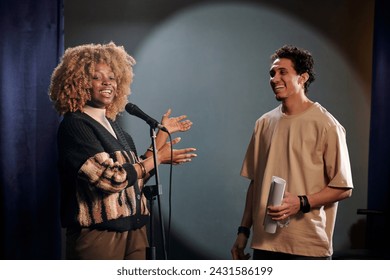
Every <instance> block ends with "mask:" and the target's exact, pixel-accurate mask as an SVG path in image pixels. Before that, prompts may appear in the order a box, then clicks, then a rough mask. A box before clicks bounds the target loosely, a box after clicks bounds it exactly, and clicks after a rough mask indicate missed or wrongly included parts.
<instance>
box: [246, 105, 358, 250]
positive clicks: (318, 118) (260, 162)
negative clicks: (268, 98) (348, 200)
mask: <svg viewBox="0 0 390 280" xmlns="http://www.w3.org/2000/svg"><path fill="white" fill-rule="evenodd" d="M241 175H242V176H244V177H247V178H249V179H251V180H253V182H254V189H253V213H252V214H253V216H252V217H253V237H252V248H254V249H261V250H268V251H277V252H283V253H289V254H296V255H304V256H317V257H320V256H330V255H332V254H333V245H332V238H333V231H334V225H335V221H336V212H337V205H338V204H337V203H332V204H330V205H326V206H322V207H320V208H312V209H311V211H310V212H309V213H306V214H303V213H301V212H299V213H298V214H297V215H295V216H293V217H291V220H290V224H289V226H288V227H284V228H279V227H278V229H277V230H276V233H275V234H270V233H267V232H265V231H264V227H263V221H264V215H265V213H266V205H267V199H268V193H269V189H270V186H271V179H272V176H274V175H275V176H279V177H281V178H283V179H285V180H286V181H287V184H286V191H288V192H291V193H292V194H295V195H304V194H306V195H308V194H312V193H316V192H318V191H320V190H321V189H322V188H324V187H325V186H331V187H345V188H353V184H352V174H351V167H350V161H349V155H348V148H347V144H346V136H345V130H344V128H343V127H342V126H341V124H340V123H339V122H338V121H337V120H336V119H335V118H334V117H333V116H332V115H331V114H330V113H329V112H328V111H327V110H326V109H325V108H323V107H322V106H321V105H320V104H318V103H314V104H313V105H312V106H311V107H310V108H308V109H307V110H306V111H304V112H303V113H301V114H297V115H285V114H283V113H282V110H281V106H279V107H277V108H275V109H274V110H272V111H270V112H268V113H266V114H264V115H263V116H262V117H261V118H260V119H258V120H257V122H256V125H255V128H254V131H253V135H252V138H251V141H250V143H249V146H248V149H247V152H246V156H245V159H244V162H243V165H242V170H241Z"/></svg>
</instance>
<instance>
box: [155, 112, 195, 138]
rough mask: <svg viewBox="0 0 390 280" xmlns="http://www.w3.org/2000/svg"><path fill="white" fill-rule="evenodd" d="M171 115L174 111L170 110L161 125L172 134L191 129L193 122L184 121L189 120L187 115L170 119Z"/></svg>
mask: <svg viewBox="0 0 390 280" xmlns="http://www.w3.org/2000/svg"><path fill="white" fill-rule="evenodd" d="M171 113H172V110H171V109H168V111H167V112H166V113H165V114H164V115H163V117H162V119H161V124H162V125H163V126H164V127H165V128H166V129H167V130H168V131H169V133H170V134H172V133H174V132H178V131H181V132H184V131H187V130H189V129H190V128H191V126H192V122H191V121H190V120H184V119H186V118H187V116H186V115H181V116H179V117H170V115H171Z"/></svg>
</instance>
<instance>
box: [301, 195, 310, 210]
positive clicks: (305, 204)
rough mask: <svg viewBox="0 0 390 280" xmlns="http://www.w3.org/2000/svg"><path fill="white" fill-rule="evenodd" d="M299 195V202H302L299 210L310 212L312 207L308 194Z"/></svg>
mask: <svg viewBox="0 0 390 280" xmlns="http://www.w3.org/2000/svg"><path fill="white" fill-rule="evenodd" d="M298 197H299V204H300V208H299V210H300V211H301V212H302V213H307V212H310V208H311V207H310V204H309V200H308V199H307V196H306V195H298Z"/></svg>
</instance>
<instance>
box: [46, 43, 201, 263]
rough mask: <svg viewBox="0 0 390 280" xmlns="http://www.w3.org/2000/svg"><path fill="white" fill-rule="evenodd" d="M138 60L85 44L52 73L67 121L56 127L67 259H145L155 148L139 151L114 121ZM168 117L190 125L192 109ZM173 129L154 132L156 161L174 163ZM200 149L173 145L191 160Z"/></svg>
mask: <svg viewBox="0 0 390 280" xmlns="http://www.w3.org/2000/svg"><path fill="white" fill-rule="evenodd" d="M134 64H135V60H134V59H133V58H132V57H131V56H130V55H128V54H127V52H126V51H125V50H124V48H123V47H121V46H116V45H115V44H114V43H112V42H111V43H109V44H104V45H100V44H96V45H95V44H87V45H81V46H77V47H74V48H69V49H67V50H66V51H65V54H64V56H63V57H62V60H61V62H60V63H59V65H58V66H57V67H56V69H55V70H54V72H53V74H52V77H51V85H50V89H49V96H50V99H51V100H52V102H53V104H54V107H55V109H56V110H57V111H58V113H59V114H60V115H63V120H62V121H61V124H60V126H59V129H58V151H59V174H60V182H61V189H62V191H61V222H62V226H63V227H66V228H67V231H66V258H68V259H145V250H146V247H147V246H148V240H147V234H146V223H147V221H148V215H149V212H148V208H147V202H146V198H145V196H144V195H143V192H142V188H143V186H144V183H145V182H146V181H147V180H148V179H149V177H150V176H152V175H153V169H154V160H153V157H152V155H153V150H152V149H150V148H149V149H148V150H147V151H146V152H145V153H144V154H143V155H138V154H137V150H136V148H135V145H134V142H133V140H132V138H131V136H130V135H129V134H127V133H126V132H125V131H123V130H122V128H121V127H120V126H119V125H118V123H117V122H116V121H115V120H116V117H117V115H118V114H119V113H120V112H122V111H123V110H124V108H125V105H126V103H127V98H128V96H129V95H130V85H131V83H132V80H133V71H132V67H133V65H134ZM170 114H171V110H168V111H167V112H166V114H165V115H164V116H163V118H162V121H161V122H162V124H163V125H164V126H165V128H167V129H168V131H169V132H170V133H174V132H177V131H187V130H188V129H190V128H191V125H192V122H191V121H189V120H187V119H186V116H184V115H183V116H180V117H176V118H171V117H170ZM167 136H168V135H167V133H165V132H160V131H159V132H158V133H157V137H156V148H157V150H158V151H157V159H158V162H157V164H161V163H170V162H171V145H174V144H176V143H178V142H179V141H180V138H175V139H173V140H172V142H171V143H167V142H166V141H167ZM194 151H195V149H194V148H186V149H177V150H174V151H173V163H174V164H180V163H186V162H190V161H191V159H192V158H193V157H195V156H196V154H194Z"/></svg>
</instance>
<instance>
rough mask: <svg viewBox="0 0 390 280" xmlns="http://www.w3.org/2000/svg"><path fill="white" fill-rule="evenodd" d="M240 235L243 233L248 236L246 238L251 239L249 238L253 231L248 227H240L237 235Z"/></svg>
mask: <svg viewBox="0 0 390 280" xmlns="http://www.w3.org/2000/svg"><path fill="white" fill-rule="evenodd" d="M240 233H243V234H244V235H245V236H246V238H249V236H250V234H251V230H250V229H249V228H247V227H243V226H239V227H238V231H237V235H238V234H240Z"/></svg>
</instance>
